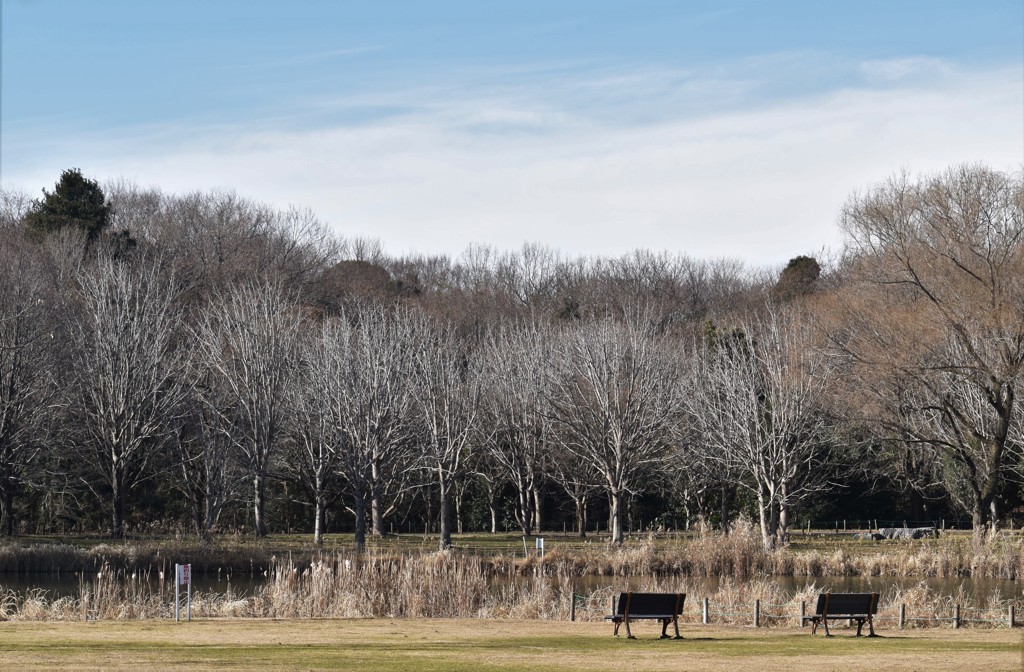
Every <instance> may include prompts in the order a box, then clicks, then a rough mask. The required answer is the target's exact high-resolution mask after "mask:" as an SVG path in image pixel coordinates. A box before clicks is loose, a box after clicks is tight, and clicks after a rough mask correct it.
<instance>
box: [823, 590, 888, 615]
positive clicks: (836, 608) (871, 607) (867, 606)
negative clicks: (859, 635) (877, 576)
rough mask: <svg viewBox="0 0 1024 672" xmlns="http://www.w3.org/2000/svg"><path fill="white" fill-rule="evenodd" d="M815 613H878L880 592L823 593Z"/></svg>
mask: <svg viewBox="0 0 1024 672" xmlns="http://www.w3.org/2000/svg"><path fill="white" fill-rule="evenodd" d="M826 610H827V611H826ZM814 613H815V614H816V615H818V616H823V615H826V614H827V615H829V616H833V615H844V614H877V613H878V593H821V594H819V595H818V604H817V606H815V608H814Z"/></svg>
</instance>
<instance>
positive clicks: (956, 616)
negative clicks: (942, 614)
mask: <svg viewBox="0 0 1024 672" xmlns="http://www.w3.org/2000/svg"><path fill="white" fill-rule="evenodd" d="M959 628H960V605H959V604H957V605H955V606H954V607H953V629H954V630H957V629H959Z"/></svg>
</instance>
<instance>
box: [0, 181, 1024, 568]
mask: <svg viewBox="0 0 1024 672" xmlns="http://www.w3.org/2000/svg"><path fill="white" fill-rule="evenodd" d="M839 226H840V227H841V228H842V230H843V233H844V235H845V247H844V249H843V250H842V251H841V253H839V254H837V255H836V256H835V258H831V259H828V260H818V259H815V258H812V257H809V256H798V257H796V258H794V259H793V260H792V261H791V262H790V263H789V264H787V265H786V266H785V267H784V268H782V269H759V268H748V267H745V266H744V265H742V264H740V263H738V262H735V261H730V260H727V259H724V260H697V259H693V258H690V257H687V256H685V255H674V254H668V253H655V252H651V251H647V250H637V251H633V252H630V253H628V254H625V255H623V256H621V257H617V258H604V257H601V258H597V257H582V258H570V257H568V256H566V255H563V254H561V253H559V252H558V251H556V250H552V249H550V248H546V247H543V246H539V245H525V246H524V247H523V248H522V249H520V250H518V251H514V252H503V251H498V250H495V249H493V248H490V247H487V246H473V247H471V248H469V249H467V250H466V251H465V252H464V253H463V254H462V255H460V256H459V257H456V258H450V257H447V256H423V255H408V256H404V257H396V256H391V255H388V254H387V253H385V252H384V250H383V249H382V248H381V246H380V245H379V244H378V243H376V242H375V241H371V240H362V239H342V238H339V237H337V236H334V235H332V234H331V233H329V231H328V229H327V227H325V226H324V225H323V224H322V223H321V222H320V221H319V220H318V219H317V218H316V216H315V215H314V214H313V213H312V212H310V211H308V210H303V209H298V208H292V209H285V210H282V209H276V208H272V207H269V206H266V205H263V204H260V203H258V202H254V201H251V200H248V199H245V198H241V197H239V196H238V195H236V194H234V193H230V192H197V193H190V194H184V195H172V194H165V193H163V192H161V191H160V190H158V189H141V188H139V187H137V186H135V185H133V184H131V183H128V182H114V183H110V184H107V185H104V186H102V187H101V186H100V185H99V184H98V183H96V182H95V181H93V180H90V179H89V178H87V177H85V176H83V175H82V173H81V172H80V171H78V170H68V171H65V172H64V173H63V174H62V175H61V177H60V180H59V181H58V182H57V184H56V185H55V188H54V190H53V191H52V192H50V191H46V190H44V193H43V197H42V198H40V199H35V200H33V199H31V198H29V197H27V196H26V195H24V194H20V193H17V192H10V191H5V192H0V529H2V530H3V532H4V533H5V534H7V535H13V534H16V533H19V532H23V531H31V532H52V531H55V530H66V529H75V530H78V531H81V532H90V531H92V532H97V531H98V532H104V533H109V534H111V535H113V536H115V537H120V536H123V535H125V534H126V533H128V532H129V531H131V530H136V529H146V528H147V526H153V525H156V524H158V523H159V524H162V525H177V526H188V527H189V528H191V529H192V530H193V531H194V532H195V533H196V534H197V535H199V536H202V537H208V536H209V535H210V534H213V533H215V532H216V531H217V530H221V529H241V528H242V527H244V528H245V529H247V530H252V531H253V533H254V534H255V535H256V536H264V535H265V534H267V533H268V532H270V531H275V530H292V529H299V530H305V531H308V532H312V534H313V535H314V539H315V540H316V541H317V542H320V541H321V540H322V538H323V534H324V533H325V532H328V531H342V530H343V531H346V532H352V533H353V534H354V538H355V543H356V544H357V545H358V546H362V545H363V544H364V543H365V541H366V537H367V535H383V534H387V533H388V532H389V531H390V530H391V529H393V528H394V526H396V524H397V526H398V528H399V529H411V528H413V527H415V528H416V529H422V530H431V531H436V532H438V533H439V539H440V546H441V547H442V548H445V547H447V546H449V545H450V544H451V539H452V534H453V532H455V531H461V530H462V529H463V527H466V528H473V529H484V530H490V531H496V530H498V529H499V528H501V527H503V526H508V525H512V526H514V527H515V528H517V529H519V530H520V531H521V532H522V534H524V535H530V534H533V533H534V532H536V531H537V530H539V529H542V526H548V528H549V529H550V527H551V526H552V524H553V523H554V522H555V521H561V523H562V524H563V525H565V526H566V527H571V528H572V529H573V530H574V531H576V532H577V533H579V534H581V535H582V534H586V533H587V531H588V530H590V529H594V528H595V527H600V526H602V524H603V525H604V526H606V529H607V530H608V531H609V532H610V534H611V539H612V541H613V543H622V541H623V539H624V536H625V534H627V531H628V530H630V529H637V528H639V527H640V526H641V525H643V526H644V527H647V528H649V529H659V528H668V527H682V526H687V525H689V524H691V523H692V522H694V521H696V520H699V519H703V520H705V521H713V522H715V523H717V524H720V525H721V526H722V527H723V529H727V527H728V524H729V522H730V521H731V520H733V519H735V517H736V516H737V515H740V514H742V513H749V514H750V515H752V516H753V517H754V518H755V519H756V520H757V521H758V523H759V525H760V529H761V533H762V539H763V543H764V545H765V547H766V548H773V547H776V546H778V545H780V544H784V543H786V540H787V538H788V534H789V532H790V530H791V529H792V526H793V525H794V521H795V520H796V519H797V517H802V518H803V519H808V518H813V517H815V516H819V517H821V516H827V515H833V514H834V515H840V516H841V517H842V516H843V515H850V514H854V515H851V516H850V517H861V516H859V515H857V514H863V517H870V514H872V513H873V514H874V516H875V517H880V518H897V517H903V518H906V517H910V518H913V519H922V518H936V517H938V516H945V515H948V516H958V515H968V516H970V518H971V521H972V526H973V529H974V531H975V535H976V538H977V540H978V541H979V542H980V541H983V540H984V538H985V536H986V533H991V532H994V531H995V530H996V529H997V526H998V525H999V524H1000V523H1005V522H1007V521H1013V520H1014V517H1016V518H1017V519H1018V520H1019V518H1020V517H1021V514H1022V513H1024V501H1022V500H1024V489H1022V486H1021V483H1022V476H1024V462H1022V460H1021V457H1022V450H1021V447H1022V442H1021V418H1020V415H1021V414H1020V411H1019V408H1018V406H1019V404H1018V403H1017V401H1016V388H1017V385H1018V384H1019V382H1020V380H1021V368H1022V361H1024V286H1022V285H1024V257H1022V250H1024V241H1022V234H1024V178H1022V175H1021V174H1019V173H1016V174H1008V173H1003V172H998V171H994V170H991V169H989V168H986V167H984V166H958V167H954V168H951V169H949V170H947V171H945V172H943V173H941V174H936V175H927V176H912V175H910V174H900V175H896V176H894V177H892V178H890V179H889V180H887V181H885V182H884V183H881V184H878V185H875V186H874V187H872V188H870V189H868V190H867V191H865V192H863V193H854V194H853V195H852V196H851V197H850V198H849V200H848V201H847V203H846V204H845V206H844V207H843V210H842V214H841V216H840V220H839ZM823 265H824V268H823Z"/></svg>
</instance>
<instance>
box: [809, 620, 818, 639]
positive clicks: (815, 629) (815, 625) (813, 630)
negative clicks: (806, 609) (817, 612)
mask: <svg viewBox="0 0 1024 672" xmlns="http://www.w3.org/2000/svg"><path fill="white" fill-rule="evenodd" d="M817 632H818V619H817V618H812V619H811V636H814V635H815V634H817Z"/></svg>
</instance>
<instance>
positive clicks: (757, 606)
mask: <svg viewBox="0 0 1024 672" xmlns="http://www.w3.org/2000/svg"><path fill="white" fill-rule="evenodd" d="M754 627H755V628H760V627H761V600H759V599H758V600H754Z"/></svg>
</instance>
